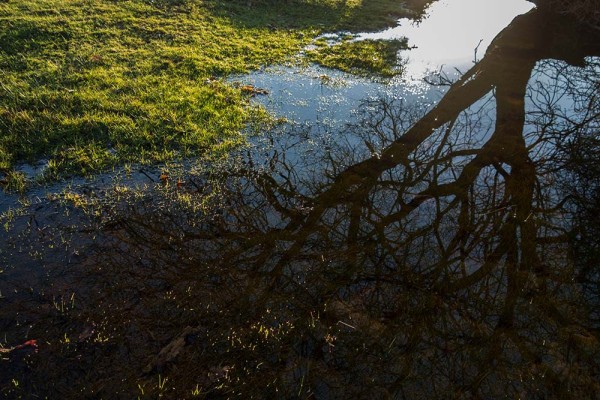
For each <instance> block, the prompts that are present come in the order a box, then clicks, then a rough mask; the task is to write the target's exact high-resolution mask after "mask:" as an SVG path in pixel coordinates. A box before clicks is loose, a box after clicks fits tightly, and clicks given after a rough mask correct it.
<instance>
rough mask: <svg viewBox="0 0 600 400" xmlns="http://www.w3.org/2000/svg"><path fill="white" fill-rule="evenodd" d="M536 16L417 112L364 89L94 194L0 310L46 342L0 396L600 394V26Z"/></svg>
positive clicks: (517, 24) (520, 22)
mask: <svg viewBox="0 0 600 400" xmlns="http://www.w3.org/2000/svg"><path fill="white" fill-rule="evenodd" d="M553 18H555V17H553V16H551V15H546V14H543V13H541V12H540V11H537V10H533V11H532V12H530V13H528V14H525V15H523V16H520V17H518V18H516V19H515V20H514V21H513V22H512V23H511V25H509V26H508V27H507V28H506V29H505V30H504V31H503V32H501V33H500V34H499V35H498V36H497V38H496V39H495V40H494V41H493V43H492V44H491V46H490V47H489V49H488V51H487V53H486V55H485V57H484V58H483V59H482V60H481V61H480V62H479V63H478V64H476V65H475V66H473V68H472V69H471V70H469V71H468V72H466V73H465V74H464V75H463V77H461V78H460V79H459V80H458V81H456V82H454V83H452V84H451V85H450V87H449V88H448V91H447V92H446V94H445V95H444V97H443V98H442V100H441V101H440V102H439V103H438V104H437V105H436V106H435V107H433V108H432V109H430V110H425V109H419V108H418V107H416V106H409V105H407V104H404V103H403V102H402V101H401V100H386V99H381V100H377V101H372V102H368V103H365V105H364V107H363V115H362V117H363V118H362V119H361V121H360V123H358V124H355V125H353V126H350V127H348V129H347V130H345V131H344V132H341V133H331V134H330V136H328V135H324V136H322V137H318V138H315V136H314V134H313V132H305V131H302V130H301V129H297V130H284V132H283V133H278V132H271V133H270V134H268V135H266V136H265V137H264V138H261V139H260V140H259V142H260V143H259V144H257V145H256V146H255V147H253V148H251V149H249V150H247V151H246V152H245V153H243V154H238V155H237V156H235V157H232V158H231V159H229V160H227V161H223V165H211V166H210V167H205V169H204V171H203V172H202V173H198V174H195V175H194V176H191V177H190V178H189V179H188V180H187V183H186V185H185V186H183V187H177V186H176V185H174V184H173V185H171V186H167V185H164V186H162V188H161V189H158V190H157V191H146V192H143V193H138V192H136V193H131V194H127V193H120V196H121V198H120V199H119V200H113V201H108V200H106V199H105V198H102V197H95V196H94V195H91V194H88V195H87V198H88V200H87V201H88V207H89V208H88V214H87V215H82V216H80V220H81V221H85V222H86V224H83V223H82V224H80V225H79V226H78V227H72V231H73V230H74V231H75V232H76V233H77V234H79V235H83V236H84V237H85V238H87V239H88V240H90V242H86V241H85V240H84V241H82V242H79V243H83V244H82V246H83V247H84V250H85V254H81V255H80V257H79V258H77V259H76V261H74V262H71V264H68V268H64V264H61V261H60V260H63V259H61V258H60V256H59V257H58V261H52V262H48V263H47V264H48V265H47V269H48V271H49V272H48V273H49V274H51V276H52V282H53V283H52V285H51V286H49V287H47V288H46V289H45V290H44V292H43V293H40V294H36V295H31V299H30V300H29V301H27V302H26V301H21V300H19V302H18V304H19V309H18V315H19V316H18V318H17V317H14V315H15V308H14V304H16V303H17V301H16V300H15V301H13V303H12V304H13V307H12V308H11V309H10V310H8V309H7V310H8V311H2V314H0V317H1V318H2V319H0V321H1V322H2V324H3V325H4V326H5V327H9V326H11V324H13V323H14V321H15V320H20V321H21V324H22V325H24V326H27V325H28V324H31V326H32V327H31V332H29V335H39V337H42V336H44V335H47V337H48V344H47V345H46V346H43V347H41V348H40V353H39V354H38V355H36V356H35V358H34V362H33V363H30V364H26V365H22V366H21V368H20V369H19V368H16V367H15V368H12V369H11V373H10V374H9V375H8V378H10V379H13V378H15V379H17V378H18V377H20V376H22V374H25V373H27V374H28V375H27V376H29V378H30V379H29V380H28V381H27V383H23V384H22V386H21V388H20V389H15V388H14V387H13V388H10V389H6V390H5V391H4V392H3V393H6V394H7V395H13V394H18V393H21V394H23V393H46V392H45V391H46V390H48V389H45V387H44V386H43V384H44V383H45V382H48V381H50V382H56V385H55V386H54V388H53V389H52V390H56V392H58V393H60V394H61V395H62V397H65V398H76V397H77V396H81V394H82V393H84V394H85V395H86V396H96V397H99V398H103V397H115V396H116V397H118V396H121V397H123V398H129V397H131V396H132V395H136V396H140V397H142V398H143V397H144V396H147V397H148V398H155V397H156V396H158V395H161V394H162V395H164V396H166V397H169V398H191V397H193V396H198V397H200V398H232V397H236V396H242V397H244V398H315V399H335V398H399V399H401V398H408V399H415V398H440V399H442V398H443V399H447V398H465V399H466V398H504V397H508V398H518V397H521V398H540V399H542V398H592V397H594V396H596V393H600V387H599V384H598V382H600V365H599V363H598V360H600V357H599V356H600V353H599V351H600V344H599V342H598V339H599V334H600V320H599V317H600V315H599V314H598V309H599V301H600V294H599V292H598V287H599V286H598V283H599V272H598V268H597V261H596V260H597V259H598V249H599V248H600V243H599V242H598V233H599V226H600V225H599V224H598V222H599V221H598V213H597V210H598V209H599V206H600V204H599V202H600V192H599V187H600V186H599V185H598V183H599V182H598V179H599V178H598V177H599V174H598V172H600V171H598V167H597V165H596V164H597V163H596V162H595V161H596V160H597V157H598V155H599V153H600V148H599V147H598V145H599V142H598V128H599V125H600V107H599V98H598V93H599V91H598V82H599V81H598V71H599V67H600V65H598V56H600V48H599V47H598V43H600V41H599V40H598V37H597V34H595V33H593V32H590V31H586V30H585V29H584V28H581V27H580V26H578V25H577V24H575V23H570V22H569V21H568V20H565V19H560V20H556V19H553ZM594 35H596V36H594ZM319 140H321V141H319ZM84 225H85V228H82V226H84ZM29 234H30V235H31V236H30V238H33V239H30V240H36V239H35V237H36V235H39V232H38V231H36V230H34V231H32V232H30V233H29ZM45 234H46V235H48V234H49V233H48V232H46V233H45ZM53 264H57V265H60V268H59V267H57V266H52V265H53ZM59 273H60V274H59ZM52 274H55V275H52ZM2 284H4V282H2ZM72 291H74V292H75V295H74V298H75V299H77V300H76V302H74V303H73V304H72V306H71V305H70V303H69V294H70V292H72ZM22 296H24V297H27V295H26V294H23V295H22ZM50 299H53V301H54V303H56V304H58V305H59V306H54V307H48V309H45V308H41V309H40V308H37V305H38V304H39V303H40V302H41V303H44V302H46V303H48V302H49V300H50ZM57 299H60V300H61V301H62V300H65V301H64V302H63V303H60V301H59V300H57ZM11 301H12V300H11ZM60 304H63V305H62V308H61V307H60ZM65 304H66V306H65ZM34 306H35V310H42V311H35V312H34V311H32V309H33V307H34ZM65 310H66V311H65ZM23 331H24V328H14V327H12V328H11V335H13V338H16V337H17V335H18V334H23ZM63 335H64V336H63ZM15 363H16V362H15ZM24 371H25V372H24ZM8 378H0V379H4V381H3V383H6V384H8V383H9V382H10V381H9V380H8ZM21 379H22V378H21ZM19 390H21V392H19ZM56 392H53V393H56Z"/></svg>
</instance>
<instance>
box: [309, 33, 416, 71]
mask: <svg viewBox="0 0 600 400" xmlns="http://www.w3.org/2000/svg"><path fill="white" fill-rule="evenodd" d="M406 48H407V43H406V41H405V40H377V41H376V40H361V41H352V39H351V38H348V39H345V40H343V41H342V42H340V43H336V44H334V45H331V46H330V45H328V44H327V43H324V42H321V43H318V45H317V47H316V48H315V49H314V50H310V51H308V52H307V56H308V59H309V60H311V61H313V62H315V63H318V64H320V65H322V66H324V67H328V68H335V69H338V70H341V71H345V72H350V73H353V74H357V75H376V76H382V77H386V78H389V77H392V76H395V75H399V74H401V73H402V66H401V65H399V64H398V57H397V53H398V51H399V50H401V49H406Z"/></svg>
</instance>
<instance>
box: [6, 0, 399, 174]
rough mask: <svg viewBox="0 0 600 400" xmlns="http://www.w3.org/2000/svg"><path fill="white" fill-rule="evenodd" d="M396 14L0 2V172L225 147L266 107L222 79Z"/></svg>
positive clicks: (191, 4) (308, 5)
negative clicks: (325, 35) (321, 37)
mask: <svg viewBox="0 0 600 400" xmlns="http://www.w3.org/2000/svg"><path fill="white" fill-rule="evenodd" d="M403 12H404V13H406V10H405V9H404V8H403V6H402V4H401V3H399V2H397V1H392V0H372V1H367V0H364V1H360V0H347V1H343V0H295V1H294V0H288V1H269V0H262V1H261V0H252V1H248V0H243V1H242V0H239V1H218V0H205V1H200V0H126V1H115V0H13V1H9V2H7V3H6V2H3V3H0V27H1V29H0V171H2V170H4V171H9V170H10V169H11V168H13V167H14V165H15V164H17V163H20V162H34V161H36V160H40V159H44V160H46V159H47V160H48V164H49V168H48V169H47V175H48V176H49V177H59V176H61V175H64V174H65V173H76V174H91V173H95V172H98V171H100V170H103V169H106V168H108V167H110V166H112V165H116V164H122V163H125V162H141V163H153V162H163V161H167V160H174V159H180V158H184V157H192V156H198V155H210V154H214V152H222V151H227V150H228V149H230V148H231V147H232V146H237V145H239V144H241V143H243V141H244V138H243V136H242V135H241V132H242V130H243V128H244V127H245V126H247V124H248V123H249V122H251V121H264V120H266V119H267V118H268V116H267V114H266V113H265V112H264V111H263V110H260V109H257V108H255V107H252V106H250V103H249V101H248V98H247V96H245V95H244V94H243V93H241V92H240V90H239V89H236V88H233V87H231V86H229V85H228V84H226V83H225V81H224V78H225V77H227V76H228V75H231V74H233V73H243V72H246V71H248V70H250V69H256V68H259V67H261V66H266V65H270V64H274V63H279V62H283V61H285V60H289V59H290V57H291V56H293V55H294V54H297V53H298V52H299V51H300V49H302V48H303V46H306V45H307V44H308V43H310V42H311V40H313V39H314V38H315V37H316V36H317V35H318V34H319V33H322V32H323V31H335V30H339V29H350V30H367V29H379V28H381V27H383V26H385V25H386V24H389V23H391V22H392V21H393V20H395V18H397V16H399V15H400V14H401V13H403Z"/></svg>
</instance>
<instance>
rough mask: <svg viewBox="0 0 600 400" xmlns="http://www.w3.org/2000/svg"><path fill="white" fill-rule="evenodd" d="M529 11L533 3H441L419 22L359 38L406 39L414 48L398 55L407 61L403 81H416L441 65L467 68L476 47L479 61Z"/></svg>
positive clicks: (492, 0) (501, 0)
mask: <svg viewBox="0 0 600 400" xmlns="http://www.w3.org/2000/svg"><path fill="white" fill-rule="evenodd" d="M532 8H533V4H532V3H530V2H528V1H525V0H452V1H450V0H443V1H439V2H435V3H433V4H432V5H431V6H430V8H429V9H428V11H427V16H426V17H425V19H424V20H423V21H422V22H420V23H415V22H413V21H412V20H410V19H401V20H400V21H399V23H398V26H397V27H395V28H390V29H388V30H385V31H383V32H377V33H364V34H361V35H360V36H359V38H360V39H401V38H403V37H406V38H408V44H409V46H411V47H414V49H412V50H410V51H403V52H401V53H400V55H401V57H403V58H404V57H405V58H407V59H408V60H409V62H408V64H407V70H406V78H408V79H410V80H417V81H418V80H420V79H422V78H423V77H425V76H426V75H427V74H428V73H429V72H432V71H434V72H435V71H438V70H439V68H440V67H441V66H442V65H444V66H445V70H448V71H450V70H452V68H453V67H457V68H461V69H462V68H464V67H465V66H469V65H470V63H471V62H472V61H473V60H474V59H475V49H477V48H478V52H477V59H480V58H481V57H482V56H483V53H484V52H485V49H486V48H487V47H488V45H489V44H490V42H491V41H492V39H493V38H494V36H496V34H497V33H498V32H499V31H500V30H502V29H503V28H504V27H505V26H506V25H508V24H509V23H510V21H511V20H512V19H513V18H514V17H515V16H517V15H519V14H523V13H525V12H527V11H529V10H531V9H532ZM480 41H481V43H480Z"/></svg>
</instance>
